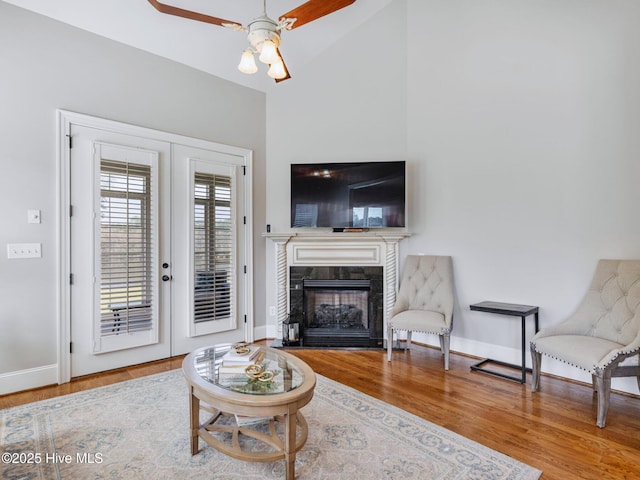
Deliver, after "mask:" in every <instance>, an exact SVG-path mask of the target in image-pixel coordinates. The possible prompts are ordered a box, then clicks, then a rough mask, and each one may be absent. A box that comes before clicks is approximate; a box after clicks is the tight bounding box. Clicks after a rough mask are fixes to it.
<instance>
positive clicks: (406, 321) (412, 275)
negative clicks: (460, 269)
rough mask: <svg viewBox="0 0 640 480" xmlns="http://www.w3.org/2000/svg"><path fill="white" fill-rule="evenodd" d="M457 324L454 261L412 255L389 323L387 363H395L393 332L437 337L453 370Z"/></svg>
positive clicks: (408, 344)
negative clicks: (454, 327) (451, 352)
mask: <svg viewBox="0 0 640 480" xmlns="http://www.w3.org/2000/svg"><path fill="white" fill-rule="evenodd" d="M452 322H453V267H452V265H451V257H443V256H430V255H409V256H407V258H406V260H405V264H404V272H403V274H402V279H401V281H400V289H399V291H398V295H397V297H396V303H395V305H394V307H393V310H392V311H391V315H390V318H389V321H388V322H387V360H388V361H389V362H390V361H391V352H392V350H393V332H394V331H406V332H407V349H408V348H410V347H411V332H421V333H431V334H436V335H438V336H439V337H438V338H439V340H440V348H441V350H442V354H443V355H444V369H445V370H449V343H450V334H451V327H452Z"/></svg>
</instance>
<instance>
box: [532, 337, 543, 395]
mask: <svg viewBox="0 0 640 480" xmlns="http://www.w3.org/2000/svg"><path fill="white" fill-rule="evenodd" d="M541 364H542V354H541V353H538V352H536V350H535V348H534V347H533V345H531V391H532V392H537V391H538V389H539V388H540V366H541Z"/></svg>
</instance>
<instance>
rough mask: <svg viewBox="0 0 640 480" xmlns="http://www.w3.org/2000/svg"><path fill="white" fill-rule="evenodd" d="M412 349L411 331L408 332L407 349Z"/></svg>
mask: <svg viewBox="0 0 640 480" xmlns="http://www.w3.org/2000/svg"><path fill="white" fill-rule="evenodd" d="M410 348H411V330H407V346H406V349H407V350H409V349H410Z"/></svg>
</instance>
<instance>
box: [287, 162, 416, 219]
mask: <svg viewBox="0 0 640 480" xmlns="http://www.w3.org/2000/svg"><path fill="white" fill-rule="evenodd" d="M405 191H406V190H405V162H404V161H391V162H358V163H313V164H311V163H305V164H293V165H291V226H292V227H333V228H385V227H404V226H405Z"/></svg>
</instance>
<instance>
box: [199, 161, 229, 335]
mask: <svg viewBox="0 0 640 480" xmlns="http://www.w3.org/2000/svg"><path fill="white" fill-rule="evenodd" d="M193 194H194V212H193V215H194V223H193V225H194V227H193V228H194V235H193V238H194V272H195V278H194V322H195V323H203V322H211V321H215V320H220V319H223V318H224V319H228V318H229V317H230V316H231V313H232V304H231V299H232V288H233V285H234V280H235V279H234V273H233V272H234V270H233V265H234V263H235V259H234V258H233V252H234V248H233V245H234V241H235V238H234V230H233V217H232V213H233V212H232V208H233V207H234V206H233V205H232V203H233V198H232V178H231V177H230V176H225V175H216V174H211V173H200V172H196V173H195V174H194V192H193Z"/></svg>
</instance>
